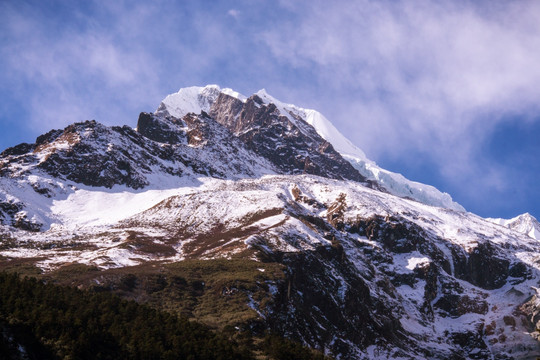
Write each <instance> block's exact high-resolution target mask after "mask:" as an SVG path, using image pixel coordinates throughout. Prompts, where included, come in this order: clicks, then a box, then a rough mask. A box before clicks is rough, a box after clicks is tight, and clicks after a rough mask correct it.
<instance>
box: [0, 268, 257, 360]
mask: <svg viewBox="0 0 540 360" xmlns="http://www.w3.org/2000/svg"><path fill="white" fill-rule="evenodd" d="M0 354H1V356H0V357H2V358H3V359H22V358H27V359H45V360H46V359H115V360H116V359H189V360H196V359H222V360H225V359H252V356H251V354H250V353H249V351H248V350H245V349H240V348H239V347H238V345H236V344H235V343H233V342H232V341H230V340H229V339H227V338H226V337H225V336H223V335H221V334H219V333H216V332H213V331H211V330H210V329H208V328H207V327H205V326H203V325H201V324H198V323H194V322H190V321H188V320H187V319H185V318H182V317H178V316H176V315H172V314H169V313H166V312H162V311H158V310H155V309H152V308H150V307H149V306H146V305H141V304H138V303H136V302H134V301H127V300H123V299H120V298H119V297H118V296H115V295H113V294H111V293H107V292H103V293H96V292H88V291H81V290H77V289H75V288H70V287H61V286H56V285H52V284H45V283H43V282H41V281H39V280H37V279H35V278H24V279H20V278H19V276H18V275H17V274H8V273H0Z"/></svg>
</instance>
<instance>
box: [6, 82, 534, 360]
mask: <svg viewBox="0 0 540 360" xmlns="http://www.w3.org/2000/svg"><path fill="white" fill-rule="evenodd" d="M0 219H1V221H2V225H1V227H0V237H1V239H2V241H1V244H0V267H1V268H2V269H6V270H10V271H18V272H21V271H22V272H28V273H32V274H35V275H37V276H40V277H42V278H43V279H45V280H46V281H48V282H58V283H63V284H69V285H71V286H77V287H79V288H81V289H90V290H93V291H103V290H107V291H112V292H115V293H117V294H119V295H121V296H123V297H126V298H129V299H134V300H136V301H139V302H145V303H148V304H151V305H152V306H155V307H157V308H159V309H164V310H168V311H175V312H179V313H181V314H182V315H186V316H188V317H191V318H193V319H195V320H197V321H201V322H203V323H205V324H207V325H208V326H211V327H214V328H216V329H220V330H221V331H223V332H224V333H226V334H230V336H231V337H233V338H235V339H245V338H246V337H248V336H255V337H259V338H263V337H264V336H265V334H266V333H267V332H270V333H272V334H277V335H279V336H283V337H285V338H288V339H293V340H296V341H299V342H301V343H302V344H304V345H306V346H309V347H311V348H315V349H318V350H320V351H322V352H324V353H326V354H328V355H332V356H334V357H336V358H338V359H388V358H402V359H523V358H531V359H534V358H536V357H537V356H540V345H539V342H538V338H539V336H540V333H539V332H538V329H539V328H540V317H539V315H538V314H540V295H539V294H538V290H537V287H538V284H539V280H540V274H539V265H538V253H540V244H539V243H538V241H537V238H536V237H535V236H536V234H537V233H536V232H534V231H533V232H531V231H532V230H531V229H533V228H534V229H536V230H535V231H537V230H538V227H537V225H538V222H537V221H536V220H534V218H532V217H531V216H530V215H528V216H527V215H524V216H522V217H518V218H516V219H513V220H512V221H511V222H504V221H502V220H500V221H499V220H493V219H483V218H481V217H479V216H476V215H474V214H471V213H468V212H466V211H464V209H463V208H462V207H461V206H460V205H459V204H457V203H455V202H453V201H452V200H451V198H450V196H449V195H447V194H444V193H441V192H439V191H438V190H436V189H435V188H433V187H430V186H428V185H423V184H418V183H414V182H411V181H409V180H407V179H405V178H403V177H402V176H400V175H397V174H393V173H391V172H388V171H385V170H383V169H380V168H378V167H377V166H376V165H375V164H374V163H373V162H371V161H369V160H368V159H367V158H366V157H365V155H364V154H363V152H362V151H361V150H359V149H358V148H356V147H355V146H354V145H352V143H351V142H349V141H348V140H346V138H345V137H344V136H343V135H341V134H340V133H339V132H338V131H337V129H336V128H335V127H333V125H332V124H331V123H330V122H329V121H328V120H327V119H326V118H324V117H323V116H322V115H321V114H319V113H317V112H316V111H314V110H306V109H302V108H300V107H297V106H294V105H290V104H285V103H282V102H280V101H278V100H276V99H274V98H272V97H271V96H270V95H268V94H267V93H266V92H265V91H259V92H258V93H256V94H253V95H252V96H250V97H245V96H243V95H241V94H239V93H237V92H234V91H233V90H230V89H220V88H219V87H217V86H206V87H192V88H186V89H181V90H180V91H179V92H177V93H175V94H171V95H169V96H167V97H166V98H165V99H164V100H163V102H162V103H161V104H160V105H159V107H158V109H157V110H156V111H155V112H154V113H141V115H140V116H139V119H138V123H137V128H136V129H132V128H130V127H127V126H124V127H106V126H104V125H101V124H99V123H97V122H95V121H86V122H81V123H75V124H73V125H70V126H68V127H67V128H65V129H63V130H53V131H51V132H49V133H47V134H45V135H42V136H40V137H38V138H37V139H36V141H35V143H33V144H21V145H18V146H16V147H13V148H9V149H6V150H5V151H4V152H2V154H1V155H0ZM501 225H504V226H501ZM531 226H532V227H531ZM531 234H532V235H533V236H531ZM248 334H249V335H248ZM253 344H257V341H255V342H253ZM253 344H252V345H251V346H256V345H253Z"/></svg>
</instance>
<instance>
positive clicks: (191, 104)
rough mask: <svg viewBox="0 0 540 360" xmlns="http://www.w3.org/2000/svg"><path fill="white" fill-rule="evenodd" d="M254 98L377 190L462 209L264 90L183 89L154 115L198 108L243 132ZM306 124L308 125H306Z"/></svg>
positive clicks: (327, 123) (306, 111) (315, 115)
mask: <svg viewBox="0 0 540 360" xmlns="http://www.w3.org/2000/svg"><path fill="white" fill-rule="evenodd" d="M231 98H234V99H236V100H237V101H234V100H232V99H231ZM227 99H229V100H227ZM254 101H256V102H255V104H257V105H259V106H260V105H263V106H268V105H270V104H272V105H273V107H274V108H275V110H274V111H275V112H276V113H279V115H280V116H283V117H285V118H286V119H287V121H288V122H289V123H290V124H292V125H294V126H295V127H296V128H297V129H298V130H299V131H300V132H302V133H304V134H305V135H307V136H309V135H310V132H312V131H313V129H315V131H316V132H317V134H318V135H319V136H320V137H321V138H323V139H324V140H326V141H328V142H329V143H330V144H332V146H333V148H334V149H335V150H336V151H337V152H338V153H339V154H340V155H341V156H342V157H343V158H344V159H345V160H347V161H348V162H350V164H351V165H352V166H353V167H354V168H355V169H356V170H357V171H358V172H359V173H360V175H361V176H363V177H364V178H365V179H367V180H370V181H373V182H374V183H376V184H377V186H378V187H379V188H380V189H383V190H384V191H387V192H389V193H391V194H393V195H396V196H400V197H406V198H411V199H414V200H416V201H420V202H422V203H425V204H428V205H433V206H440V207H446V208H449V209H453V210H459V211H465V209H464V208H463V207H462V206H461V205H459V204H458V203H456V202H454V201H452V198H451V197H450V195H448V194H447V193H442V192H440V191H439V190H437V189H436V188H434V187H433V186H429V185H425V184H421V183H418V182H414V181H410V180H408V179H406V178H405V177H403V176H402V175H401V174H396V173H393V172H390V171H388V170H384V169H382V168H380V167H378V166H377V165H376V164H375V162H373V161H371V160H369V159H368V158H367V157H366V155H365V154H364V152H363V151H362V150H361V149H359V148H358V147H357V146H355V145H354V144H353V143H352V142H351V141H350V140H349V139H347V138H346V137H345V136H343V135H342V134H341V133H340V132H339V131H338V130H337V129H336V128H335V127H334V125H333V124H332V123H331V122H330V121H329V120H328V119H326V117H324V115H322V114H321V113H320V112H318V111H316V110H311V109H304V108H301V107H298V106H295V105H292V104H286V103H283V102H281V101H279V100H277V99H275V98H274V97H272V96H271V95H269V94H268V93H267V92H266V90H264V89H263V90H259V91H258V92H256V93H255V94H254V95H253V96H251V97H250V98H247V97H246V96H244V95H242V94H240V93H238V92H236V91H234V90H232V89H220V87H219V86H217V85H208V86H205V87H190V88H184V89H180V90H179V91H178V92H177V93H174V94H171V95H169V96H167V97H166V98H165V99H164V100H163V101H162V103H161V104H160V106H159V108H158V110H157V112H156V114H170V115H172V116H175V117H178V118H181V117H182V116H184V115H185V114H187V113H189V112H194V113H197V114H198V113H200V112H201V111H204V112H206V113H211V114H212V113H213V114H214V115H217V117H216V119H217V121H218V122H220V123H222V124H224V125H225V126H227V127H228V128H229V129H231V130H232V131H233V132H234V133H235V134H239V133H240V132H242V131H246V130H245V129H242V126H243V127H246V126H251V124H249V120H246V116H245V115H244V113H245V109H246V108H249V107H252V106H253V105H252V103H253V102H254ZM224 104H225V105H224ZM306 123H307V124H309V125H311V126H309V127H307V126H305V124H306ZM248 124H249V125H248ZM244 137H245V136H244Z"/></svg>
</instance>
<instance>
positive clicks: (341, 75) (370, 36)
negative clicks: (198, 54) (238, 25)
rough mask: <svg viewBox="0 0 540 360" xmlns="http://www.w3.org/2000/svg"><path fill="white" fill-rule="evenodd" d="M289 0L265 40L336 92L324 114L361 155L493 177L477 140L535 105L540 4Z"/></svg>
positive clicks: (450, 173) (285, 60)
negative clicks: (281, 20)
mask: <svg viewBox="0 0 540 360" xmlns="http://www.w3.org/2000/svg"><path fill="white" fill-rule="evenodd" d="M295 4H296V6H290V5H288V6H287V10H288V11H292V12H293V13H295V15H296V16H295V18H294V21H291V22H290V23H289V24H287V25H283V24H282V26H280V27H275V28H272V29H269V30H267V31H266V32H265V33H264V35H263V36H264V40H265V43H266V44H267V46H268V47H269V48H270V49H271V51H272V53H273V54H274V56H275V57H276V58H277V59H279V61H281V62H282V63H284V64H290V65H292V66H294V67H297V68H309V67H315V70H314V71H313V74H315V76H317V78H318V82H319V86H320V87H331V88H332V89H333V90H334V91H335V95H336V96H335V97H336V98H338V100H337V102H336V103H335V105H330V102H331V101H328V102H327V103H326V105H325V107H326V108H327V109H331V110H330V111H332V112H334V114H328V115H335V116H330V117H331V118H333V119H335V120H337V122H339V124H338V125H339V126H340V127H341V128H344V129H346V133H347V134H349V136H350V137H351V138H353V139H352V140H353V141H355V142H356V143H357V144H358V145H360V146H361V147H363V148H364V149H365V150H366V152H367V153H368V155H369V154H372V156H373V157H375V158H377V157H378V156H381V155H382V154H384V153H388V152H392V153H400V154H403V153H404V152H406V151H416V152H423V153H425V154H427V155H428V156H431V157H433V158H434V159H435V160H437V161H438V162H440V163H442V164H444V165H443V166H445V167H444V168H443V169H442V172H443V174H444V175H445V176H447V177H448V178H451V177H455V178H459V177H461V178H462V177H464V176H473V175H478V174H479V173H480V172H484V173H490V174H492V175H490V178H492V179H500V176H499V175H497V172H498V169H496V168H495V167H492V166H490V165H488V164H480V163H478V162H477V161H476V160H477V159H476V158H475V156H476V152H477V150H478V149H477V145H478V144H479V143H481V142H482V141H483V139H485V137H486V136H489V134H490V132H491V131H492V129H493V128H494V127H495V126H496V125H497V124H498V123H499V122H501V121H504V119H505V116H506V118H507V115H509V114H514V115H516V114H517V115H521V116H523V117H526V116H527V115H528V114H530V113H532V112H533V111H538V110H539V104H538V99H539V98H540V87H538V84H539V83H540V22H538V21H537V19H538V18H540V3H538V2H535V1H521V2H500V3H497V4H492V2H481V4H480V2H477V3H475V2H469V1H457V2H451V1H443V2H440V1H425V0H419V1H413V2H407V1H403V2H401V1H368V0H364V1H355V2H349V1H333V2H323V1H317V2H315V3H314V2H311V1H310V2H309V4H308V3H304V2H301V3H298V2H297V3H295ZM343 89H345V91H344V90H343ZM322 101H325V100H322ZM492 184H493V187H501V186H503V185H501V181H499V180H497V181H493V182H492Z"/></svg>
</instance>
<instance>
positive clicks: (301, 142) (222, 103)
mask: <svg viewBox="0 0 540 360" xmlns="http://www.w3.org/2000/svg"><path fill="white" fill-rule="evenodd" d="M210 115H211V116H212V117H214V118H215V119H216V121H217V122H219V123H220V124H222V125H224V126H225V127H227V128H228V129H229V130H230V131H231V132H232V133H233V134H234V135H236V136H238V138H239V139H240V140H242V141H243V142H244V143H245V144H246V145H247V146H248V147H249V148H250V149H251V150H253V151H254V152H256V153H257V154H259V155H261V156H263V157H265V158H266V159H268V160H269V161H271V162H272V163H273V164H274V165H275V166H276V167H277V168H278V169H279V170H280V172H281V173H284V174H313V175H319V176H324V177H329V178H332V179H343V180H344V179H347V180H354V181H359V182H363V181H365V180H366V179H365V178H364V177H363V176H362V175H360V173H359V172H358V171H357V170H356V169H354V168H353V167H352V165H351V164H350V163H349V162H348V161H346V160H345V159H343V157H342V156H341V155H340V154H339V153H338V152H337V151H335V150H334V148H333V147H332V144H330V143H329V142H328V141H326V140H324V139H323V138H321V137H320V136H319V134H317V132H316V131H315V129H314V128H313V127H312V126H310V125H309V124H307V123H306V122H305V121H304V120H303V119H301V118H299V117H296V118H295V117H293V114H287V115H288V116H286V115H285V114H282V113H281V112H280V111H279V110H278V109H277V107H276V105H275V104H273V103H270V104H265V103H263V101H262V100H261V98H259V97H258V96H257V95H253V96H252V97H250V98H248V99H247V100H246V101H245V102H242V101H240V100H238V99H236V98H233V97H231V96H229V95H226V94H223V93H221V94H219V96H218V97H217V99H216V100H215V102H214V103H213V104H212V106H211V108H210ZM291 117H292V119H291Z"/></svg>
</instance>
